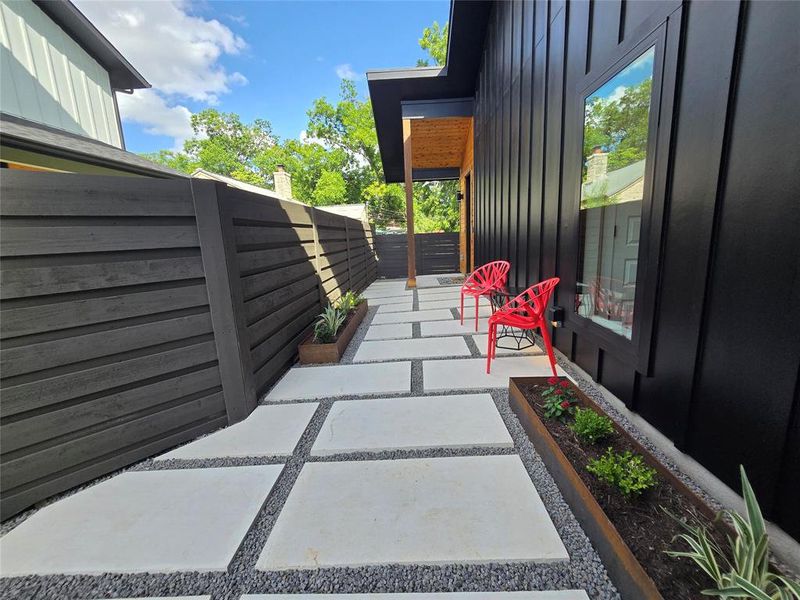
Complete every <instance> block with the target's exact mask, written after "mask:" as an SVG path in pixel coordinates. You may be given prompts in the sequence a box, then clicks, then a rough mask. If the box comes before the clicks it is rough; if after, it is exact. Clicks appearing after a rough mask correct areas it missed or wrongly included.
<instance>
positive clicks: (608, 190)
mask: <svg viewBox="0 0 800 600" xmlns="http://www.w3.org/2000/svg"><path fill="white" fill-rule="evenodd" d="M644 167H645V160H644V159H642V160H637V161H636V162H634V163H631V164H629V165H626V166H624V167H622V168H621V169H614V170H613V171H609V170H608V153H606V152H602V151H597V150H596V151H595V152H594V153H592V154H591V155H590V156H589V157H588V158H587V159H586V181H585V182H584V184H583V195H582V198H598V199H599V198H605V202H606V203H608V204H618V203H620V202H636V201H639V200H641V199H642V198H644Z"/></svg>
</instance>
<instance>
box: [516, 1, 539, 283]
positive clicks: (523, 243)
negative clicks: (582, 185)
mask: <svg viewBox="0 0 800 600" xmlns="http://www.w3.org/2000/svg"><path fill="white" fill-rule="evenodd" d="M534 9H535V4H534V3H533V2H532V1H529V0H525V2H523V6H522V14H521V15H520V18H521V19H522V59H521V65H520V69H521V73H520V124H519V130H520V148H519V197H518V199H517V204H518V205H519V226H518V238H517V253H516V256H515V260H516V267H517V269H516V272H517V281H518V283H517V285H518V286H519V287H521V288H525V287H527V286H529V285H531V283H533V282H532V281H531V280H530V279H529V278H528V275H527V273H528V261H529V259H530V257H529V255H528V247H529V243H530V239H529V236H530V212H531V210H530V209H531V206H530V205H531V193H530V184H531V122H532V112H533V106H532V105H531V103H532V95H531V86H532V79H533V73H532V71H533V28H534Z"/></svg>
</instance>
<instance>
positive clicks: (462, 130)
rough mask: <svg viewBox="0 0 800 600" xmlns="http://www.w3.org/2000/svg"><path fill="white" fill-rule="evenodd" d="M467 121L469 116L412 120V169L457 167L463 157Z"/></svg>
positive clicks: (467, 127)
mask: <svg viewBox="0 0 800 600" xmlns="http://www.w3.org/2000/svg"><path fill="white" fill-rule="evenodd" d="M471 120H472V119H471V118H470V117H448V118H443V119H412V121H411V166H412V168H414V169H441V168H446V167H460V166H461V163H462V162H463V159H464V149H465V147H466V145H467V136H468V135H469V126H470V121H471Z"/></svg>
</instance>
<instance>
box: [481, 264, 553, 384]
mask: <svg viewBox="0 0 800 600" xmlns="http://www.w3.org/2000/svg"><path fill="white" fill-rule="evenodd" d="M558 282H559V278H558V277H553V278H552V279H547V280H545V281H542V282H539V283H537V284H536V285H532V286H531V287H529V288H528V289H527V290H525V291H524V292H522V293H521V294H520V295H519V296H517V297H516V298H512V299H511V300H509V301H508V302H506V303H505V304H504V305H503V306H502V307H501V308H498V309H497V310H496V311H495V312H494V314H493V315H492V316H491V317H489V347H488V348H487V349H486V356H487V359H486V372H487V373H490V372H491V368H492V359H493V358H495V357H496V355H497V347H496V344H497V326H498V325H505V326H506V327H516V328H517V329H528V330H532V329H538V330H539V331H540V333H541V334H542V339H543V340H544V347H545V349H546V350H547V357H548V358H549V359H550V368H551V369H552V370H553V375H556V357H555V356H554V355H553V346H552V344H551V343H550V333H549V332H548V331H547V319H546V316H545V310H546V309H547V303H548V302H549V301H550V296H551V295H552V294H553V289H555V287H556V285H557V284H558ZM556 376H557V375H556Z"/></svg>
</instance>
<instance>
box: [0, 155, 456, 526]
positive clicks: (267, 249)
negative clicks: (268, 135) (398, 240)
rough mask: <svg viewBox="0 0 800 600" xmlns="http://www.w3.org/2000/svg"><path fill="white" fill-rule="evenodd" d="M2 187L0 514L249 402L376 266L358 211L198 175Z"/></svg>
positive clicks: (12, 176)
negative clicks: (334, 209)
mask: <svg viewBox="0 0 800 600" xmlns="http://www.w3.org/2000/svg"><path fill="white" fill-rule="evenodd" d="M0 194H1V195H2V199H3V201H2V204H1V205H0V216H2V223H1V226H2V231H1V232H0V240H2V241H1V242H0V284H1V287H0V290H2V292H1V293H0V341H2V349H1V350H0V371H1V373H2V377H1V378H0V462H1V463H2V466H1V467H0V486H2V489H3V497H2V505H0V510H1V511H2V518H7V517H8V516H11V515H13V514H15V513H17V512H19V511H21V510H23V509H25V508H27V507H28V506H30V505H31V504H33V503H35V502H38V501H40V500H42V499H43V498H46V497H48V496H50V495H52V494H56V493H59V492H62V491H64V490H66V489H68V488H70V487H73V486H76V485H79V484H82V483H84V482H86V481H88V480H91V479H93V478H95V477H99V476H101V475H104V474H107V473H109V472H111V471H113V470H115V469H119V468H121V467H124V466H126V465H129V464H130V463H132V462H134V461H137V460H141V459H143V458H147V457H148V456H152V455H153V454H156V453H159V452H162V451H164V450H166V449H168V448H171V447H173V446H175V445H177V444H180V443H183V442H186V441H188V440H191V439H193V438H195V437H197V436H199V435H201V434H203V433H208V432H210V431H213V430H215V429H218V428H220V427H223V426H225V425H228V424H231V423H235V422H237V421H240V420H241V419H243V418H245V417H246V416H247V415H248V414H249V413H250V411H252V410H253V408H254V407H255V405H256V402H257V398H258V394H260V393H261V392H262V391H264V389H265V387H266V386H267V385H269V384H270V383H271V382H272V381H274V379H275V378H276V377H277V376H279V375H280V374H281V373H282V372H283V370H284V369H285V368H286V367H287V365H288V364H289V363H290V362H291V361H292V360H293V358H294V356H295V354H296V351H297V345H298V343H299V341H300V339H301V337H302V335H304V334H305V332H306V331H307V330H308V327H309V325H310V324H311V323H312V322H313V320H314V318H315V317H316V315H317V314H318V313H319V310H320V306H321V304H322V303H323V302H327V301H328V300H335V299H336V298H338V297H339V296H340V295H341V294H342V293H343V292H344V291H346V290H347V289H356V290H361V289H363V288H365V287H366V286H367V285H368V284H369V283H371V282H372V281H373V280H374V279H375V277H376V273H377V262H376V260H375V253H374V248H373V245H374V243H373V238H372V232H371V231H370V230H369V228H368V227H365V226H364V224H363V223H361V222H360V221H355V220H354V219H345V218H344V217H341V216H338V215H332V214H330V213H323V211H319V210H316V209H312V208H310V207H307V206H303V205H301V204H299V203H292V202H286V201H282V200H279V199H277V198H269V197H264V196H261V195H256V194H251V193H247V192H243V191H240V190H235V189H233V188H229V187H227V186H224V185H222V184H215V183H213V182H209V181H197V180H192V181H189V180H187V179H181V180H148V179H144V178H138V177H137V178H125V177H103V176H94V175H92V176H84V175H66V174H44V173H30V172H21V171H5V172H4V173H3V177H2V180H0ZM454 270H455V269H454Z"/></svg>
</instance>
